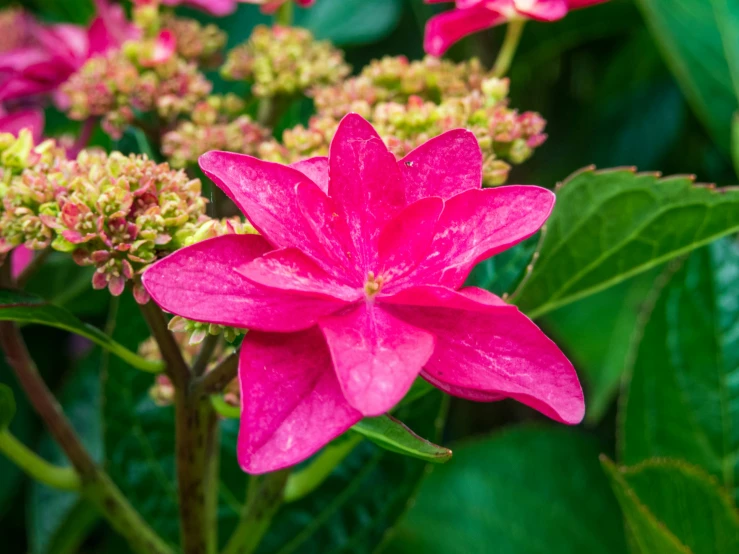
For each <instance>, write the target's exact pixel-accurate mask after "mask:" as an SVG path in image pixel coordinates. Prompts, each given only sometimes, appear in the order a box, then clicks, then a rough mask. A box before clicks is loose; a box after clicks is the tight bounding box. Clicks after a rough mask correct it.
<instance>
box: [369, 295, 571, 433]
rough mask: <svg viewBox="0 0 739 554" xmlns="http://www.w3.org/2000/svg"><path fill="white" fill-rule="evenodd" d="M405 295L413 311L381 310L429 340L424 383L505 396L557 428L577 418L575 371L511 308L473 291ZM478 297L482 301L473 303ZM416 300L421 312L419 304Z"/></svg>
mask: <svg viewBox="0 0 739 554" xmlns="http://www.w3.org/2000/svg"><path fill="white" fill-rule="evenodd" d="M406 294H408V291H406ZM413 294H414V295H415V297H416V300H417V302H416V304H417V305H414V306H400V305H388V304H383V306H384V307H385V309H387V310H388V311H389V312H390V313H392V314H393V315H395V316H396V317H398V318H399V319H402V320H403V321H406V322H408V323H409V324H411V325H414V326H416V327H419V328H421V329H425V330H427V331H429V332H431V333H433V334H434V336H435V337H436V348H435V349H434V353H433V355H432V356H431V358H430V359H429V360H428V362H426V364H425V366H424V373H423V376H424V377H425V378H427V379H428V380H429V381H430V382H431V383H433V384H435V385H437V386H439V388H441V389H442V390H446V391H447V392H449V393H451V394H454V395H456V396H461V397H463V398H468V399H470V400H478V401H489V400H495V399H498V398H500V397H501V396H503V397H509V398H513V399H515V400H518V401H519V402H522V403H523V404H526V405H527V406H530V407H532V408H534V409H535V410H538V411H540V412H541V413H543V414H544V415H546V416H548V417H550V418H552V419H554V420H556V421H560V422H562V423H567V424H576V423H579V422H580V421H581V420H582V417H583V415H584V412H585V404H584V401H583V395H582V389H581V387H580V383H579V381H578V379H577V374H576V373H575V369H574V368H573V367H572V364H571V363H570V362H569V360H567V358H566V357H565V355H564V354H563V353H562V352H561V351H560V350H559V348H557V345H555V344H554V343H553V342H552V341H551V340H550V339H548V338H547V337H546V335H544V333H542V332H541V330H540V329H539V328H538V327H537V326H536V325H535V324H534V323H533V322H532V321H531V320H530V319H529V318H527V317H526V316H525V315H523V314H522V313H521V312H519V311H518V309H517V308H516V307H514V306H501V305H500V302H501V301H500V299H498V298H497V297H495V296H494V295H492V294H490V293H483V292H482V291H481V290H480V289H476V290H474V291H473V292H472V294H469V293H467V291H466V290H463V291H462V292H461V293H458V294H457V293H453V292H452V293H450V292H449V291H448V290H444V288H443V287H434V286H426V287H418V289H417V290H415V291H413ZM482 295H486V296H487V297H488V300H487V301H485V302H478V301H477V299H479V298H480V297H481V296H482ZM455 296H456V298H455ZM462 296H464V297H465V299H462V298H460V297H462ZM424 298H425V302H426V304H427V306H422V305H420V304H422V302H423V301H424ZM470 301H474V303H475V304H476V306H475V307H474V308H473V309H470V308H471V306H470Z"/></svg>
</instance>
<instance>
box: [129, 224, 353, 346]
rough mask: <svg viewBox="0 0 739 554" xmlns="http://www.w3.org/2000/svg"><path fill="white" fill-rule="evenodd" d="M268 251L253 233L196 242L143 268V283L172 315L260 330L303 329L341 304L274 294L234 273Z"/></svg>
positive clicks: (282, 293)
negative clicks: (236, 269) (145, 268)
mask: <svg viewBox="0 0 739 554" xmlns="http://www.w3.org/2000/svg"><path fill="white" fill-rule="evenodd" d="M270 249H271V247H270V245H269V244H268V243H267V241H265V240H264V239H263V238H262V237H260V236H258V235H224V236H222V237H216V238H213V239H209V240H206V241H203V242H199V243H197V244H194V245H192V246H188V247H187V248H183V249H182V250H178V251H177V252H174V253H173V254H170V255H169V256H167V257H166V258H164V259H163V260H160V261H159V262H157V263H155V264H154V265H152V266H151V267H150V268H149V269H147V270H146V271H145V272H144V275H143V283H144V287H145V288H146V290H147V292H148V293H149V294H150V295H151V297H152V298H153V299H154V301H155V302H156V303H157V304H159V305H160V306H161V307H162V308H164V309H165V310H167V311H168V312H171V313H173V314H176V315H179V316H182V317H185V318H188V319H194V320H196V321H204V322H208V323H216V324H219V325H227V326H230V327H240V328H247V329H257V330H261V331H277V332H290V331H297V330H300V329H306V328H308V327H310V326H312V325H314V324H315V323H316V321H317V319H318V318H319V317H321V316H324V315H328V314H331V313H333V312H335V311H336V310H338V309H339V308H341V307H342V306H343V305H344V303H343V302H338V301H334V300H329V299H326V298H319V297H308V296H305V295H294V294H288V293H286V292H284V291H279V292H276V291H273V290H270V289H267V288H264V287H260V286H258V285H255V284H254V283H252V282H251V281H249V280H248V279H246V277H244V276H242V275H240V274H239V273H238V272H237V271H235V268H237V267H240V266H244V265H246V264H248V263H249V262H251V261H253V260H254V259H255V258H258V257H259V256H262V255H263V254H266V253H267V252H268V251H269V250H270Z"/></svg>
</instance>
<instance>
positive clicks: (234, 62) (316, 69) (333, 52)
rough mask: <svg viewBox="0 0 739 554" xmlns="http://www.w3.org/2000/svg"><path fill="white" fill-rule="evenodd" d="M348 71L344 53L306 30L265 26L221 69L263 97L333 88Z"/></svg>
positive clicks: (233, 54) (234, 51)
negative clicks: (320, 87) (331, 86)
mask: <svg viewBox="0 0 739 554" xmlns="http://www.w3.org/2000/svg"><path fill="white" fill-rule="evenodd" d="M349 72H350V68H349V66H348V65H347V64H346V63H345V62H344V55H343V54H342V53H341V51H340V50H337V49H336V48H334V47H333V46H332V45H331V44H330V43H329V42H327V41H317V40H315V38H314V37H313V35H312V34H311V33H310V32H309V31H307V30H306V29H299V28H293V27H280V26H274V27H266V26H264V25H260V26H258V27H256V28H255V29H254V32H253V33H252V35H251V37H250V38H249V40H248V41H247V42H246V43H244V44H242V45H241V46H238V47H236V48H234V49H233V50H231V51H230V52H229V53H228V56H227V58H226V63H225V64H224V66H223V68H222V70H221V73H222V75H223V76H224V77H225V78H226V79H230V80H234V81H248V82H250V83H251V84H252V89H251V90H252V94H253V95H254V96H257V97H261V98H264V97H272V96H280V95H282V96H293V95H297V94H301V93H303V92H304V91H307V90H309V89H311V88H313V87H316V86H327V85H332V84H334V83H337V82H339V81H340V80H341V79H343V78H344V77H346V76H347V75H348V74H349Z"/></svg>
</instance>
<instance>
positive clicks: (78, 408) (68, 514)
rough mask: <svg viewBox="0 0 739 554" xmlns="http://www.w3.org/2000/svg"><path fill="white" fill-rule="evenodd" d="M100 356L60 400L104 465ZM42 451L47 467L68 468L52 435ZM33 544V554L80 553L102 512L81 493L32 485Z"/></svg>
mask: <svg viewBox="0 0 739 554" xmlns="http://www.w3.org/2000/svg"><path fill="white" fill-rule="evenodd" d="M101 360H102V356H101V355H100V352H99V351H95V352H93V353H92V354H91V355H90V356H88V357H87V358H85V359H84V360H83V361H82V362H81V363H80V366H79V368H78V370H77V371H76V372H75V373H74V375H73V376H72V378H71V379H70V380H69V382H67V383H66V384H65V386H64V388H63V389H62V391H61V394H60V396H59V399H60V402H61V404H62V408H63V409H64V412H65V414H67V416H68V417H69V420H70V421H71V422H72V425H73V426H74V428H75V431H77V434H78V435H79V436H80V438H81V439H82V442H83V444H84V445H85V447H86V448H87V450H88V452H90V454H91V455H92V457H93V458H94V459H95V460H96V461H98V462H101V461H102V460H103V458H104V454H103V437H102V434H103V430H102V422H101V417H100V416H101V406H100V367H101ZM38 451H39V454H40V455H41V456H43V457H44V458H45V459H47V460H48V461H50V462H52V463H54V464H56V465H59V466H63V465H68V464H69V462H68V461H67V458H66V457H65V455H64V453H63V452H62V451H61V450H60V448H59V446H58V445H57V444H56V443H55V442H54V440H53V439H52V438H51V436H50V435H49V434H48V433H44V435H43V436H42V438H41V441H40V443H39V446H38ZM27 501H28V519H29V525H28V541H29V544H30V547H31V548H30V550H31V552H32V553H33V554H65V553H72V552H77V547H78V546H79V544H80V543H81V542H82V541H83V540H84V538H85V537H86V536H87V534H88V533H89V532H90V530H91V529H92V527H93V526H94V524H95V523H96V522H97V521H98V520H99V518H100V516H99V515H98V512H97V510H96V509H95V507H94V506H92V505H91V504H90V503H89V502H87V501H86V500H84V499H82V498H81V497H80V495H79V494H77V493H70V492H62V491H59V490H57V489H52V488H50V487H47V486H45V485H42V484H40V483H37V482H35V481H34V482H32V484H31V487H30V489H29V494H28V500H27Z"/></svg>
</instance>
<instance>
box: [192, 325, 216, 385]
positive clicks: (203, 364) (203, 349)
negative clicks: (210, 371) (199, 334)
mask: <svg viewBox="0 0 739 554" xmlns="http://www.w3.org/2000/svg"><path fill="white" fill-rule="evenodd" d="M220 340H221V336H220V335H210V334H209V335H208V336H206V337H205V339H204V340H203V344H202V345H201V346H200V352H198V357H197V358H195V361H194V362H193V364H192V373H193V375H194V376H195V377H200V376H201V375H202V374H203V373H205V370H206V369H207V368H208V364H209V363H210V360H211V359H212V358H213V352H215V350H216V348H217V347H218V342H219V341H220Z"/></svg>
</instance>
